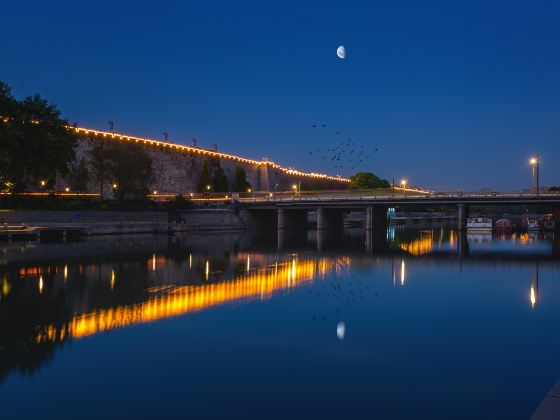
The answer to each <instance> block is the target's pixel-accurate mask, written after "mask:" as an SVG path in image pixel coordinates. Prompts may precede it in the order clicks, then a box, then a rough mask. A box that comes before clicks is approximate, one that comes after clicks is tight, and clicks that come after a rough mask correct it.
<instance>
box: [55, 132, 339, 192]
mask: <svg viewBox="0 0 560 420" xmlns="http://www.w3.org/2000/svg"><path fill="white" fill-rule="evenodd" d="M117 137H118V136H117ZM103 139H104V140H105V141H134V140H131V139H135V138H129V137H127V140H123V139H122V138H121V139H116V138H114V139H113V138H107V137H106V136H100V135H89V136H87V137H84V138H83V139H81V140H80V141H79V142H78V146H77V148H76V158H77V161H79V160H80V159H81V158H82V157H86V160H87V157H88V151H89V150H91V149H92V148H93V147H94V146H95V144H96V142H98V141H102V140H103ZM140 143H141V142H140ZM142 147H145V149H146V151H147V152H148V154H149V155H150V157H151V158H152V169H153V173H154V181H153V183H152V185H150V190H156V191H158V193H160V194H188V193H191V192H196V191H197V185H198V181H199V176H200V168H201V167H202V164H203V162H204V160H208V162H209V166H210V168H212V167H214V168H217V167H218V166H219V167H221V168H222V170H223V171H224V172H225V174H226V175H227V177H228V179H229V180H230V183H231V182H232V181H233V177H234V172H235V168H236V167H238V166H240V167H242V168H243V169H244V170H245V172H246V173H247V180H248V181H249V182H250V183H251V185H252V188H253V190H254V191H274V190H277V191H287V190H291V188H292V185H293V184H295V183H298V182H302V183H305V182H319V183H321V185H322V186H323V188H328V189H343V188H346V186H347V183H346V182H343V181H338V180H335V179H332V178H331V179H318V178H316V177H315V178H314V177H311V176H304V175H299V174H290V173H287V171H286V170H285V169H282V168H279V167H277V166H276V165H273V164H267V163H266V162H264V161H263V162H257V161H250V160H248V159H242V158H238V157H235V156H231V157H225V156H229V155H221V156H219V157H212V156H211V154H212V151H208V150H205V149H196V148H184V150H181V149H179V148H173V147H165V146H164V145H162V144H159V145H157V144H142ZM57 184H58V185H57V188H58V189H59V190H62V189H64V186H65V185H67V182H66V181H65V180H59V181H58V182H57ZM88 192H91V193H98V192H99V185H98V184H97V183H96V182H95V181H94V180H92V179H91V177H90V182H89V185H88ZM103 195H104V196H105V197H111V196H112V191H111V189H110V185H109V183H107V185H106V186H105V190H104V193H103Z"/></svg>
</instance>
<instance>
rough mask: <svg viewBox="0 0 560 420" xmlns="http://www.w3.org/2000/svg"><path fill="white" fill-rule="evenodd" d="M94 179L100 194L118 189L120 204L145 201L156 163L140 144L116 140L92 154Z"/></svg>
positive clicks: (99, 145) (103, 143)
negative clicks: (105, 190)
mask: <svg viewBox="0 0 560 420" xmlns="http://www.w3.org/2000/svg"><path fill="white" fill-rule="evenodd" d="M88 157H89V163H90V168H91V171H92V176H93V179H94V180H95V181H96V182H98V183H99V191H100V193H102V192H103V190H104V188H105V185H107V186H112V185H116V188H115V190H114V191H115V198H116V199H118V200H124V199H130V198H140V197H145V196H146V195H147V194H148V193H149V187H150V184H151V182H152V181H153V171H152V159H151V157H150V155H149V154H148V152H147V151H146V149H145V148H144V147H142V146H141V145H139V144H135V143H127V142H121V141H113V140H102V141H98V142H97V143H96V144H95V146H94V147H93V148H92V149H91V150H90V151H89V153H88Z"/></svg>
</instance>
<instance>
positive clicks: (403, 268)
mask: <svg viewBox="0 0 560 420" xmlns="http://www.w3.org/2000/svg"><path fill="white" fill-rule="evenodd" d="M405 276H406V266H405V263H404V260H401V286H404V279H405Z"/></svg>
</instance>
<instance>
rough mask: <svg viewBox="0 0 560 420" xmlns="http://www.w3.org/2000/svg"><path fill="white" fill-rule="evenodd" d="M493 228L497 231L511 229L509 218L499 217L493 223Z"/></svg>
mask: <svg viewBox="0 0 560 420" xmlns="http://www.w3.org/2000/svg"><path fill="white" fill-rule="evenodd" d="M494 228H495V229H496V230H497V231H499V232H509V231H511V220H509V219H500V220H497V221H496V223H495V224H494Z"/></svg>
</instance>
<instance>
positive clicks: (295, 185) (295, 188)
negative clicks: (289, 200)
mask: <svg viewBox="0 0 560 420" xmlns="http://www.w3.org/2000/svg"><path fill="white" fill-rule="evenodd" d="M292 189H293V190H294V194H296V195H297V192H298V189H297V184H294V185H292Z"/></svg>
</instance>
